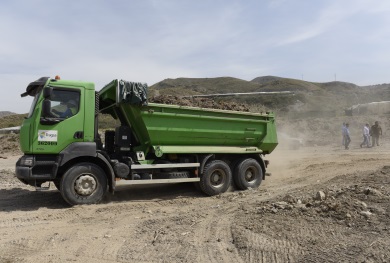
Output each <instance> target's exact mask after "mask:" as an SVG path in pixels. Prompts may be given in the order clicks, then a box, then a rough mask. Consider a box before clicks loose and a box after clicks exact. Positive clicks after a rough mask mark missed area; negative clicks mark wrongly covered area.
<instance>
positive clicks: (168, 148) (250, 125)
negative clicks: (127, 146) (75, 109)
mask: <svg viewBox="0 0 390 263" xmlns="http://www.w3.org/2000/svg"><path fill="white" fill-rule="evenodd" d="M99 97H100V111H101V112H102V113H109V114H111V115H112V116H113V117H114V118H117V119H121V120H122V123H123V122H126V124H127V125H129V126H130V127H131V128H132V131H133V135H134V137H135V138H136V140H137V142H136V143H135V144H134V146H135V148H136V149H135V150H141V151H145V152H149V151H154V152H155V154H156V156H161V155H162V154H164V153H249V152H256V153H264V154H268V153H270V152H272V151H273V150H274V149H275V147H276V145H277V137H276V129H275V120H274V115H273V114H272V113H264V114H257V113H248V112H238V111H226V110H216V109H205V108H196V107H185V106H177V105H168V104H155V103H146V85H144V86H143V85H142V84H140V83H131V82H126V81H120V80H114V81H112V82H111V83H110V84H108V85H107V86H105V87H104V88H103V89H102V90H101V91H100V92H99Z"/></svg>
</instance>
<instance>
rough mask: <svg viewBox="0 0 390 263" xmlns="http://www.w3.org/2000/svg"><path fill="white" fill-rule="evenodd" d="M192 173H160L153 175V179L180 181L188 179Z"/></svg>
mask: <svg viewBox="0 0 390 263" xmlns="http://www.w3.org/2000/svg"><path fill="white" fill-rule="evenodd" d="M188 177H190V173H189V172H188V171H183V172H166V173H158V174H155V175H153V179H179V178H188Z"/></svg>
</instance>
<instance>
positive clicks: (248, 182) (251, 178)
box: [233, 158, 263, 190]
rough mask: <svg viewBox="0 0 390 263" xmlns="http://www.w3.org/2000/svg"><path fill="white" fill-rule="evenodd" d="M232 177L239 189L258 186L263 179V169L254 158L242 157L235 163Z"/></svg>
mask: <svg viewBox="0 0 390 263" xmlns="http://www.w3.org/2000/svg"><path fill="white" fill-rule="evenodd" d="M233 179H234V183H235V184H236V186H237V188H238V189H240V190H246V189H248V188H249V187H250V188H258V187H259V185H260V184H261V181H262V180H263V170H262V169H261V166H260V164H259V163H258V162H257V161H256V160H255V159H252V158H249V159H244V160H242V161H240V162H239V163H238V164H237V166H236V168H235V170H234V177H233Z"/></svg>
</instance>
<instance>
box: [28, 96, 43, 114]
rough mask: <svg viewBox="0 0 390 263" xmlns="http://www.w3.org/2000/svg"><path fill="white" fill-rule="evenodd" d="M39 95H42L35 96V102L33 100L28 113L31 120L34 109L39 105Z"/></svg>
mask: <svg viewBox="0 0 390 263" xmlns="http://www.w3.org/2000/svg"><path fill="white" fill-rule="evenodd" d="M39 95H40V93H38V94H35V96H34V100H33V102H32V103H31V107H30V111H29V112H28V115H27V118H31V116H32V115H33V113H34V109H35V105H36V104H37V101H38V98H39Z"/></svg>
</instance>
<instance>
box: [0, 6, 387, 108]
mask: <svg viewBox="0 0 390 263" xmlns="http://www.w3.org/2000/svg"><path fill="white" fill-rule="evenodd" d="M0 34H1V41H0V78H1V85H2V86H1V91H3V95H2V96H0V111H12V112H16V113H26V112H28V110H29V107H30V103H31V99H26V98H20V94H21V93H22V92H24V91H25V88H26V86H27V84H28V83H29V82H31V81H34V80H36V79H38V78H39V77H42V76H50V77H54V76H55V75H60V76H61V77H62V78H63V79H72V80H84V81H91V82H95V84H96V87H97V89H98V90H99V89H100V88H101V87H103V86H104V85H105V84H107V83H108V82H110V81H111V80H112V79H116V78H121V79H126V80H129V81H139V82H146V83H148V84H149V85H153V84H155V83H156V82H159V81H161V80H163V79H166V78H178V77H189V78H204V77H209V78H212V77H222V76H231V77H235V78H240V79H244V80H252V79H254V78H256V77H260V76H267V75H273V76H279V77H286V78H296V79H303V80H307V81H313V82H328V81H334V80H335V79H337V80H339V81H346V82H352V83H355V84H357V85H371V84H382V83H390V74H389V68H390V43H389V42H390V1H388V0H343V1H340V0H322V1H313V0H263V1H262V0H258V1H254V0H242V1H238V0H207V1H206V0H197V1H193V0H111V1H102V0H84V1H83V0H80V1H65V0H63V1H61V0H53V1H48V0H28V1H27V0H26V1H18V0H0Z"/></svg>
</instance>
